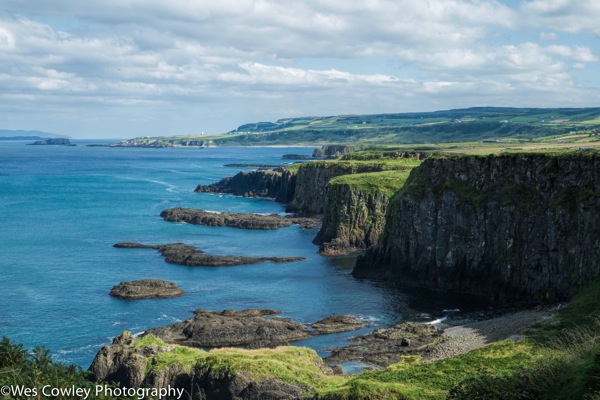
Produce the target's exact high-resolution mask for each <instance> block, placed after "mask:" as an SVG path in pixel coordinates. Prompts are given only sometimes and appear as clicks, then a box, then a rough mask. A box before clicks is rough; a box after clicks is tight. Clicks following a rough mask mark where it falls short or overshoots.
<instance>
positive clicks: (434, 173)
mask: <svg viewBox="0 0 600 400" xmlns="http://www.w3.org/2000/svg"><path fill="white" fill-rule="evenodd" d="M598 171H600V155H598V154H595V153H591V152H573V153H568V154H562V155H552V154H524V153H521V154H511V155H495V156H455V157H452V156H447V157H440V158H429V159H427V160H425V161H424V162H423V164H421V166H420V167H418V168H415V169H414V170H413V171H412V172H411V175H410V177H409V178H408V180H407V182H406V184H405V185H404V187H403V188H402V189H401V190H400V191H399V192H398V193H396V195H395V196H394V197H393V199H392V201H391V202H390V205H389V207H388V211H387V215H386V226H385V230H384V233H383V235H382V238H381V240H380V243H379V244H378V245H377V246H375V247H373V248H371V249H370V250H369V251H368V252H367V254H366V255H365V257H363V258H359V260H358V262H357V265H356V268H355V269H354V271H353V275H354V276H355V277H368V278H377V279H385V280H389V281H394V282H397V283H399V284H402V285H409V286H417V287H427V288H433V289H438V290H445V291H456V292H465V293H471V294H475V295H482V296H486V297H488V298H491V299H492V300H495V301H497V302H501V303H540V302H555V301H562V300H565V299H568V298H570V297H571V296H572V295H573V294H574V293H575V291H576V290H577V288H579V287H581V286H582V285H584V284H586V283H588V282H590V281H592V280H593V279H595V278H597V277H599V276H600V174H599V173H598Z"/></svg>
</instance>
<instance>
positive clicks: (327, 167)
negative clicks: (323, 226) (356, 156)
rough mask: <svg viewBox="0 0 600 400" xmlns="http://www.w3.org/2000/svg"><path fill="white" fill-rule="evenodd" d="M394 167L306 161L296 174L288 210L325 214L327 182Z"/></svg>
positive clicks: (374, 164)
mask: <svg viewBox="0 0 600 400" xmlns="http://www.w3.org/2000/svg"><path fill="white" fill-rule="evenodd" d="M388 169H394V168H393V167H390V166H389V165H388V164H387V163H364V162H350V161H343V160H342V161H334V162H331V161H320V162H310V163H304V164H302V165H301V166H300V168H299V169H298V173H297V174H296V185H295V189H294V195H293V197H292V199H291V201H290V202H289V204H288V205H287V207H286V211H288V212H297V213H302V214H323V213H324V212H325V207H326V204H327V184H328V183H329V181H330V180H332V179H333V178H335V177H337V176H341V175H350V174H359V173H365V172H380V171H385V170H388Z"/></svg>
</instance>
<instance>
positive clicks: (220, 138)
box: [118, 107, 600, 147]
mask: <svg viewBox="0 0 600 400" xmlns="http://www.w3.org/2000/svg"><path fill="white" fill-rule="evenodd" d="M599 132H600V107H599V108H511V107H473V108H465V109H455V110H444V111H434V112H418V113H397V114H372V115H337V116H327V117H302V118H283V119H279V120H277V121H276V122H255V123H248V124H244V125H241V126H239V127H238V128H237V129H235V130H233V131H231V132H228V133H226V134H223V135H204V136H202V137H201V140H200V141H199V140H198V139H199V138H200V136H169V137H164V136H163V137H143V138H135V139H131V140H128V141H125V142H122V143H121V144H118V145H125V146H149V147H164V146H190V145H204V146H240V145H242V146H243V145H257V146H258V145H319V144H346V143H360V144H413V143H414V144H418V143H453V142H473V141H496V140H508V139H511V140H520V141H521V140H535V139H539V138H543V137H553V136H554V137H559V136H561V135H568V134H586V133H587V134H590V135H598V133H599ZM198 143H201V144H198Z"/></svg>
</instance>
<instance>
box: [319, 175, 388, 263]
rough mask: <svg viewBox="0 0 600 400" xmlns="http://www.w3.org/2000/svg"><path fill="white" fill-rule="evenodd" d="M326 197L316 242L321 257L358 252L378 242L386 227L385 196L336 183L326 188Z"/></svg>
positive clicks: (386, 200)
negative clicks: (323, 255) (322, 255)
mask: <svg viewBox="0 0 600 400" xmlns="http://www.w3.org/2000/svg"><path fill="white" fill-rule="evenodd" d="M326 198H327V200H326V201H327V205H326V209H325V213H324V216H323V224H322V226H321V230H320V231H319V233H318V234H317V236H316V238H315V240H314V241H313V243H315V244H318V245H320V246H321V247H320V250H319V252H320V253H321V254H325V255H339V254H348V253H356V252H361V251H364V250H366V249H367V248H368V247H370V246H373V245H375V244H376V243H377V240H378V239H379V236H380V235H381V233H382V232H383V228H384V226H385V210H386V207H387V204H388V202H389V198H388V197H387V196H386V195H384V194H381V193H370V192H364V191H361V190H359V189H358V188H356V187H355V186H353V185H349V184H336V185H329V186H328V187H327V195H326Z"/></svg>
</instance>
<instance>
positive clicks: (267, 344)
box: [89, 308, 552, 400]
mask: <svg viewBox="0 0 600 400" xmlns="http://www.w3.org/2000/svg"><path fill="white" fill-rule="evenodd" d="M279 313H280V312H279V311H277V310H268V309H246V310H240V311H234V310H224V311H206V310H202V309H199V310H196V311H195V312H194V314H195V315H194V317H193V318H190V319H188V320H186V321H183V322H179V323H176V324H172V325H168V326H164V327H159V328H153V329H150V330H148V331H146V332H145V333H144V334H143V335H142V336H141V337H138V338H136V337H133V336H132V335H131V334H129V333H128V332H125V333H124V334H123V335H122V336H118V337H116V338H115V339H114V340H113V342H112V344H110V345H107V346H104V347H103V348H102V349H101V350H100V351H99V352H98V354H97V355H96V358H95V359H94V362H93V363H92V365H91V366H90V369H89V371H90V376H91V378H92V379H93V380H96V381H98V382H107V381H114V382H116V383H118V384H119V385H121V386H125V387H134V388H135V387H157V388H159V387H166V386H171V387H177V388H185V390H186V396H187V397H185V398H186V399H195V398H202V399H224V398H227V399H232V400H233V399H248V400H249V399H273V400H274V399H301V398H318V397H314V393H313V389H312V388H311V387H304V386H301V385H298V384H297V383H285V382H283V381H282V380H281V379H279V378H277V377H270V378H263V379H261V378H256V377H253V375H252V374H250V373H248V372H245V371H243V370H242V371H237V372H235V371H236V369H235V368H234V369H231V368H232V366H221V365H220V364H215V365H214V366H213V364H211V363H207V362H206V361H207V360H209V359H212V357H218V354H220V353H218V351H219V350H218V348H223V349H222V351H224V352H226V353H228V354H232V356H233V357H251V358H252V357H259V355H260V354H264V353H263V352H264V349H265V348H272V349H273V350H272V351H273V353H272V354H273V357H284V358H282V359H280V360H279V361H277V362H278V363H282V362H285V356H283V355H282V354H285V353H286V352H288V354H289V352H293V353H295V354H299V353H301V352H302V350H301V348H297V349H298V350H297V351H296V350H293V349H294V348H289V347H276V346H285V345H287V344H288V343H289V342H292V341H296V340H301V339H304V338H307V337H310V336H311V335H314V334H326V333H331V332H333V331H335V329H336V328H335V326H336V324H338V323H342V324H346V323H347V326H348V327H351V326H353V327H356V325H355V323H356V322H357V321H356V319H355V317H352V316H331V317H327V318H324V319H323V320H322V321H319V322H317V323H315V324H313V326H315V325H319V324H324V325H325V326H324V327H323V329H322V330H321V332H320V333H319V332H313V331H311V330H309V329H308V326H306V325H302V324H299V323H296V322H294V321H291V320H289V319H287V318H280V317H277V315H278V314H279ZM551 313H552V310H551V309H549V308H545V309H541V308H538V309H530V310H524V311H518V312H512V313H508V314H505V315H502V316H496V317H495V318H491V319H487V320H483V321H478V322H472V323H468V324H464V325H459V326H445V325H442V324H427V323H415V322H406V323H402V324H399V325H396V326H393V327H390V328H385V329H378V330H375V331H374V332H372V333H370V334H367V335H362V336H359V337H357V338H354V339H353V343H352V344H350V345H349V346H345V347H342V348H338V349H335V350H334V351H333V352H332V354H331V356H329V357H327V358H325V359H321V358H320V357H318V356H316V355H314V356H312V359H311V361H310V363H312V364H313V365H315V366H316V367H317V370H318V371H319V373H321V374H324V376H332V375H335V374H340V373H342V371H341V369H340V368H339V367H338V366H337V364H341V363H345V362H350V361H352V362H360V363H366V364H367V365H368V364H370V365H373V368H377V367H387V366H389V365H391V364H393V363H396V362H398V361H401V360H402V359H404V360H409V359H411V357H412V359H413V361H412V362H421V363H423V362H424V363H427V362H431V361H434V360H439V359H444V358H448V357H454V356H456V355H459V354H463V353H466V352H469V351H471V350H474V349H477V348H479V347H482V346H485V345H486V344H489V343H492V342H495V341H499V340H519V339H522V338H524V337H525V336H524V335H521V334H519V330H520V329H523V328H526V327H528V326H531V325H532V324H534V323H540V322H541V323H552V316H551ZM349 329H350V328H349ZM181 345H183V346H184V347H183V348H179V346H181ZM186 346H187V347H191V349H189V350H184V349H185V347H186ZM232 346H235V347H237V348H240V347H243V348H246V349H256V350H239V349H238V350H236V349H233V348H229V347H232ZM224 347H228V348H224ZM194 348H195V349H194ZM206 348H210V349H211V350H210V351H209V352H204V351H203V350H200V349H206ZM196 349H198V350H196ZM215 349H217V350H215ZM194 351H199V352H198V353H194ZM215 351H217V353H214V352H215ZM252 352H255V353H252ZM170 354H172V356H170ZM194 354H195V355H194ZM183 355H185V357H184V356H183ZM182 357H183V358H182ZM190 357H191V358H190ZM194 357H198V358H197V359H196V358H194ZM161 360H171V361H170V362H169V363H168V364H167V365H166V366H165V365H163V366H161V363H163V362H164V361H161ZM201 360H204V361H201ZM184 363H187V364H184ZM186 365H191V369H190V368H189V367H186ZM190 387H195V389H194V390H195V393H198V394H197V395H198V396H200V397H195V395H194V394H193V393H194V391H189V389H190Z"/></svg>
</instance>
